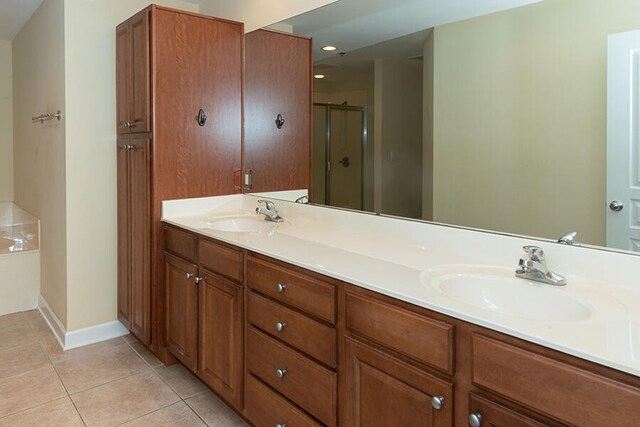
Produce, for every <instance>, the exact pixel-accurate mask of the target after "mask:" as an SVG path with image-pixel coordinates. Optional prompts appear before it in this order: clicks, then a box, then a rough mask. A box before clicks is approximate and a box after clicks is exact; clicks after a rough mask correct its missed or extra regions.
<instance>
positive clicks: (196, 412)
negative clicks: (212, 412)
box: [183, 392, 211, 427]
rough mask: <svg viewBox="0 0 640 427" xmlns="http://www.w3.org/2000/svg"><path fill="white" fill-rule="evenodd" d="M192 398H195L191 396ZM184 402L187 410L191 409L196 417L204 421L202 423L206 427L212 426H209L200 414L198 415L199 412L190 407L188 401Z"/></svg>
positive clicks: (184, 400)
mask: <svg viewBox="0 0 640 427" xmlns="http://www.w3.org/2000/svg"><path fill="white" fill-rule="evenodd" d="M203 393H206V392H203ZM201 394H202V393H201ZM191 397H193V396H191ZM191 397H190V398H189V399H191ZM183 402H184V403H185V404H186V405H187V408H189V409H191V412H193V413H194V414H196V416H197V417H198V418H200V419H201V420H202V422H203V423H204V425H206V426H207V427H211V426H210V425H209V423H208V422H206V421H205V419H204V418H202V417H201V416H200V414H198V411H196V410H195V409H194V408H193V406H191V405H189V402H187V400H186V399H183Z"/></svg>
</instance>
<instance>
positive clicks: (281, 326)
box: [276, 322, 287, 332]
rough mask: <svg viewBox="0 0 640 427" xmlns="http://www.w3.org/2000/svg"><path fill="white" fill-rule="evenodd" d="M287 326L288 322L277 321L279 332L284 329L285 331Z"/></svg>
mask: <svg viewBox="0 0 640 427" xmlns="http://www.w3.org/2000/svg"><path fill="white" fill-rule="evenodd" d="M285 326H287V324H286V323H284V322H278V323H276V330H277V331H278V332H282V331H284V328H285Z"/></svg>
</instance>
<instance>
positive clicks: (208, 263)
mask: <svg viewBox="0 0 640 427" xmlns="http://www.w3.org/2000/svg"><path fill="white" fill-rule="evenodd" d="M198 262H199V264H200V266H202V267H204V268H207V269H209V270H211V271H213V272H214V273H218V274H220V275H222V276H224V277H226V278H227V279H230V280H233V281H234V282H237V283H242V278H243V275H244V256H243V255H242V252H241V251H239V250H237V249H232V248H231V247H229V246H226V245H222V244H219V243H214V242H212V241H211V240H205V239H200V242H199V246H198Z"/></svg>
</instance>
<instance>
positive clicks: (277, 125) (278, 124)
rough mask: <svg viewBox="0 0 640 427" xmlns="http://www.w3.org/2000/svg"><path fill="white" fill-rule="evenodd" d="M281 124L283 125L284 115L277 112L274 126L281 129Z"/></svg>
mask: <svg viewBox="0 0 640 427" xmlns="http://www.w3.org/2000/svg"><path fill="white" fill-rule="evenodd" d="M282 126H284V117H282V114H278V116H277V117H276V127H277V128H278V129H282Z"/></svg>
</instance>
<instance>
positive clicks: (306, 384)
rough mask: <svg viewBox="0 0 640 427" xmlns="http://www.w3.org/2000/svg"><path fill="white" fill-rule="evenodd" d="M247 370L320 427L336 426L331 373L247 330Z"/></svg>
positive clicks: (257, 333)
mask: <svg viewBox="0 0 640 427" xmlns="http://www.w3.org/2000/svg"><path fill="white" fill-rule="evenodd" d="M247 369H248V370H249V371H250V372H251V373H253V374H254V375H255V376H257V377H258V378H260V379H261V380H262V381H264V382H265V383H267V384H269V385H270V386H271V387H273V388H274V389H276V390H277V391H279V392H280V393H282V394H283V395H284V396H286V397H288V398H289V399H290V400H292V401H293V402H294V403H296V404H298V405H299V406H300V407H301V408H303V409H304V410H305V411H307V412H309V413H310V414H311V415H313V416H314V417H316V418H317V419H318V420H320V421H321V422H323V423H324V424H326V425H328V426H334V425H335V424H336V407H337V403H336V398H337V387H336V383H337V376H336V374H335V372H332V371H330V370H329V369H326V368H323V367H322V366H320V365H318V364H317V363H314V362H312V361H311V360H309V359H307V358H306V357H304V356H302V355H301V354H299V353H297V352H295V351H293V350H291V349H289V348H288V347H286V346H284V345H283V344H280V343H278V342H277V341H276V340H274V339H272V338H269V337H268V336H267V335H265V334H263V333H262V332H259V331H257V330H256V329H254V328H251V327H250V328H249V330H248V337H247ZM279 370H280V371H279ZM283 370H284V371H285V372H284V375H281V374H282V371H283ZM310 389H311V390H313V392H312V393H310V392H309V390H310Z"/></svg>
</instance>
